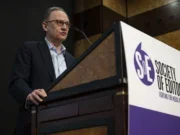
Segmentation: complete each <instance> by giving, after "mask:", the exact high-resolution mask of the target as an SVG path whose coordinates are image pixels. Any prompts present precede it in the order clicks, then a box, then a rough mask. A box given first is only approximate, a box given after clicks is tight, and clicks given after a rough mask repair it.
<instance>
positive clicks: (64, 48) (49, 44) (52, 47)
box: [45, 37, 66, 53]
mask: <svg viewBox="0 0 180 135" xmlns="http://www.w3.org/2000/svg"><path fill="white" fill-rule="evenodd" d="M45 41H46V43H47V45H48V48H49V50H54V51H57V50H56V47H54V46H53V45H52V44H51V43H50V42H49V41H48V39H47V38H46V37H45ZM65 50H66V47H65V46H64V45H63V44H61V52H60V53H62V52H64V51H65Z"/></svg>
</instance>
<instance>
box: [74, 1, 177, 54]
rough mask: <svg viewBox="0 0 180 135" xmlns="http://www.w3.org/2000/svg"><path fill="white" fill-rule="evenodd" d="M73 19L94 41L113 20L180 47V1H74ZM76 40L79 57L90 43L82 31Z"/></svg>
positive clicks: (76, 51)
mask: <svg viewBox="0 0 180 135" xmlns="http://www.w3.org/2000/svg"><path fill="white" fill-rule="evenodd" d="M73 20H74V25H75V26H76V27H77V28H79V29H81V30H82V31H84V32H85V33H86V34H87V36H88V37H89V39H90V40H91V42H92V43H93V42H94V41H96V40H97V39H98V38H99V37H100V36H101V34H102V33H103V32H104V31H106V30H107V29H108V28H110V27H111V26H112V24H113V23H114V22H117V21H124V22H126V23H128V24H129V25H131V26H133V27H135V28H137V29H139V30H140V31H143V32H145V33H147V34H148V35H150V36H153V37H155V38H156V39H158V40H160V41H162V42H165V43H166V44H169V45H170V46H172V47H174V48H176V49H178V50H180V38H179V37H180V23H179V22H180V0H153V1H152V0H74V19H73ZM75 41H76V42H75V46H74V47H75V53H74V54H75V57H79V56H80V55H81V54H82V53H83V52H85V51H86V50H87V48H88V47H89V46H90V44H89V43H88V42H87V41H86V39H84V37H83V35H82V34H81V33H79V32H76V33H75Z"/></svg>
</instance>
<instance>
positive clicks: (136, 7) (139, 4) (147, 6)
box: [128, 0, 177, 17]
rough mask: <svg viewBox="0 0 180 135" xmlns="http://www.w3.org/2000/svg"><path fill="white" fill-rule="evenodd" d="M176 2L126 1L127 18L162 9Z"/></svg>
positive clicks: (152, 0)
mask: <svg viewBox="0 0 180 135" xmlns="http://www.w3.org/2000/svg"><path fill="white" fill-rule="evenodd" d="M175 1H177V0H128V17H132V16H135V15H137V14H141V13H143V12H146V11H150V10H153V9H155V8H158V7H162V6H164V5H167V4H169V3H172V2H175Z"/></svg>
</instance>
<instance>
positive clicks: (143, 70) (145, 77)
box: [134, 43, 155, 86]
mask: <svg viewBox="0 0 180 135" xmlns="http://www.w3.org/2000/svg"><path fill="white" fill-rule="evenodd" d="M141 47H142V43H139V45H138V46H137V48H136V50H135V53H134V67H135V70H136V73H137V76H138V77H139V79H140V80H141V82H142V83H144V84H145V85H147V86H150V85H152V84H153V82H154V78H155V71H154V67H153V63H152V61H151V59H150V57H149V55H148V54H147V53H146V52H145V51H144V50H142V49H141Z"/></svg>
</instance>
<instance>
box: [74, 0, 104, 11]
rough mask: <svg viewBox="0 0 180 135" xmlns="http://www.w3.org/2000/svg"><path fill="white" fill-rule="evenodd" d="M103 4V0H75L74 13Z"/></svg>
mask: <svg viewBox="0 0 180 135" xmlns="http://www.w3.org/2000/svg"><path fill="white" fill-rule="evenodd" d="M100 5H101V0H74V14H76V13H80V12H83V11H85V10H88V9H91V8H93V7H96V6H100Z"/></svg>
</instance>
